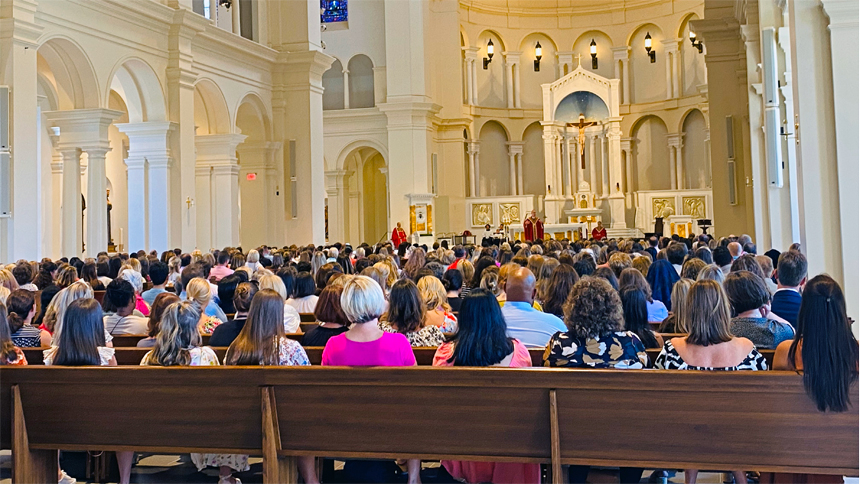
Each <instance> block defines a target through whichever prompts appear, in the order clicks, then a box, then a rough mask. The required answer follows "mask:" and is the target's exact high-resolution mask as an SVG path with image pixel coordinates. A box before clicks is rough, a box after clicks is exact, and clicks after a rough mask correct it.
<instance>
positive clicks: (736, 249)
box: [728, 242, 744, 259]
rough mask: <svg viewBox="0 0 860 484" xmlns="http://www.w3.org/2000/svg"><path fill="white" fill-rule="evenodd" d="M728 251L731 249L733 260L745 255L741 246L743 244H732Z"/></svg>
mask: <svg viewBox="0 0 860 484" xmlns="http://www.w3.org/2000/svg"><path fill="white" fill-rule="evenodd" d="M728 249H729V253H730V254H732V258H735V259H737V258H738V257H740V256H742V255H743V253H744V249H743V247H742V246H741V244H739V243H737V242H730V243H729V246H728Z"/></svg>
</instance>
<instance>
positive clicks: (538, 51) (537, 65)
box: [535, 42, 543, 72]
mask: <svg viewBox="0 0 860 484" xmlns="http://www.w3.org/2000/svg"><path fill="white" fill-rule="evenodd" d="M541 57H543V49H542V48H541V46H540V42H538V43H537V45H535V72H540V59H541Z"/></svg>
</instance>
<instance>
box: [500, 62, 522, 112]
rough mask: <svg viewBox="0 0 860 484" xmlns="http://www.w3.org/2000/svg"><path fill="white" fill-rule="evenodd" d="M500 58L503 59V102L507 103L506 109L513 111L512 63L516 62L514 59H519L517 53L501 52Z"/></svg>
mask: <svg viewBox="0 0 860 484" xmlns="http://www.w3.org/2000/svg"><path fill="white" fill-rule="evenodd" d="M502 56H504V58H505V92H506V95H505V100H506V102H507V106H508V109H513V108H514V106H515V102H514V63H515V62H516V59H519V53H515V52H502Z"/></svg>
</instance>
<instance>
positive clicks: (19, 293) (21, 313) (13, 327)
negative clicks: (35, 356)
mask: <svg viewBox="0 0 860 484" xmlns="http://www.w3.org/2000/svg"><path fill="white" fill-rule="evenodd" d="M6 310H7V314H6V319H7V321H8V322H9V332H10V333H11V336H12V342H13V343H15V346H20V347H35V348H39V347H47V346H51V333H48V332H47V331H45V330H43V329H39V328H37V327H35V326H33V325H31V324H30V323H31V322H32V321H33V318H34V317H35V316H36V293H35V292H32V291H28V290H26V289H16V290H14V291H12V294H9V297H7V298H6Z"/></svg>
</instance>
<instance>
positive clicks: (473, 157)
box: [466, 140, 481, 197]
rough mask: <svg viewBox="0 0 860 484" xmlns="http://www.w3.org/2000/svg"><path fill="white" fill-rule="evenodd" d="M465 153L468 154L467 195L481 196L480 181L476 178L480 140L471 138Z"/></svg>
mask: <svg viewBox="0 0 860 484" xmlns="http://www.w3.org/2000/svg"><path fill="white" fill-rule="evenodd" d="M466 149H467V153H468V155H469V181H470V182H471V183H470V185H469V195H470V196H472V197H479V196H481V195H480V193H481V181H480V179H479V178H478V177H479V175H478V152H479V151H480V141H478V140H471V141H469V142H468V146H467V148H466Z"/></svg>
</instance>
